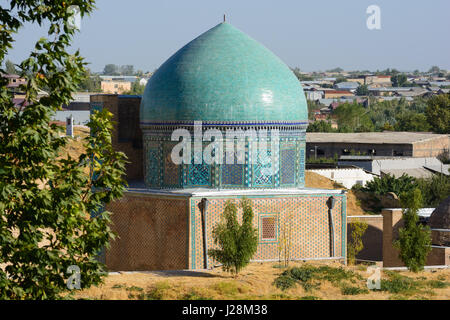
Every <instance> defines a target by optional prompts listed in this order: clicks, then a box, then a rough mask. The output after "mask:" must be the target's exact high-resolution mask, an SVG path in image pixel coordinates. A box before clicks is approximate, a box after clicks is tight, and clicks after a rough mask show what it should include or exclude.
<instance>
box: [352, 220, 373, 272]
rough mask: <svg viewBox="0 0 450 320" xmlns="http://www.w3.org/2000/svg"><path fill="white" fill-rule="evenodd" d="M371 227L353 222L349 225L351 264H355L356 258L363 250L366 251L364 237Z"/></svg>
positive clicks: (363, 223)
mask: <svg viewBox="0 0 450 320" xmlns="http://www.w3.org/2000/svg"><path fill="white" fill-rule="evenodd" d="M368 227H369V225H368V224H367V223H365V222H360V221H356V222H352V223H351V224H350V225H349V229H350V237H349V241H348V243H347V259H348V263H349V264H354V263H355V261H356V256H357V255H358V253H359V252H361V250H362V249H364V244H363V242H362V236H363V235H364V233H365V232H366V230H367V228H368Z"/></svg>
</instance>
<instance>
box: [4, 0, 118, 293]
mask: <svg viewBox="0 0 450 320" xmlns="http://www.w3.org/2000/svg"><path fill="white" fill-rule="evenodd" d="M72 4H76V5H78V7H79V8H80V13H81V15H82V16H84V15H86V14H89V13H90V12H91V11H92V10H93V8H94V1H90V0H84V1H81V0H78V1H66V2H54V1H51V2H50V1H25V0H12V1H11V2H10V7H9V8H6V7H3V6H2V7H1V8H0V20H1V24H2V28H0V61H2V62H3V60H4V58H5V55H6V54H7V52H8V50H9V49H10V48H11V47H12V44H13V42H14V38H13V36H14V35H15V34H16V33H17V31H18V30H19V29H20V28H21V27H22V26H23V24H25V23H30V24H33V23H35V24H39V25H41V26H48V38H41V39H40V40H38V41H37V43H36V44H35V47H34V50H33V51H32V52H31V53H30V55H29V57H28V58H27V59H25V60H24V61H22V62H21V63H20V64H18V68H19V69H20V70H19V74H20V76H22V77H24V78H25V79H26V81H27V82H26V84H25V85H22V86H21V89H22V91H23V92H25V96H26V101H27V102H28V105H26V106H21V107H19V108H16V107H15V105H14V103H13V101H12V98H13V96H12V93H11V92H9V91H8V90H7V88H6V85H7V79H6V78H4V77H0V90H1V91H0V137H1V139H0V154H1V156H0V265H3V267H1V268H0V299H31V298H32V299H54V298H58V297H60V294H61V293H62V292H63V291H64V290H66V280H67V278H68V277H69V276H70V274H66V272H67V268H68V267H69V266H71V265H76V266H78V267H79V268H80V271H81V287H82V288H87V287H89V286H91V285H93V284H98V283H100V282H101V279H102V275H103V270H104V266H103V265H102V264H101V263H100V262H99V261H97V259H96V257H97V255H98V254H99V252H100V251H101V250H102V249H104V248H105V246H107V244H108V241H109V239H110V238H111V237H112V236H113V234H112V232H111V230H110V228H109V222H110V219H109V213H108V212H106V211H102V209H101V208H102V206H103V205H104V204H107V203H109V202H110V201H112V200H114V199H117V198H118V197H120V196H121V195H122V193H123V191H124V185H125V181H124V180H123V178H122V176H123V173H124V165H125V163H124V162H125V160H124V157H125V156H124V154H122V153H118V152H115V151H114V150H113V149H112V145H111V130H112V124H111V121H110V120H111V116H112V115H111V114H110V113H108V112H107V111H102V112H96V113H94V115H93V116H92V119H91V122H90V124H89V126H90V130H91V136H89V137H87V138H86V140H85V147H86V153H85V154H82V155H81V156H80V157H79V158H77V159H74V158H71V157H70V156H67V157H62V156H61V149H62V147H64V146H66V144H67V142H68V139H69V138H66V137H64V136H63V134H62V133H61V131H62V128H60V127H58V126H56V125H54V124H50V119H51V116H52V115H53V114H54V112H55V111H56V110H60V108H61V106H62V105H63V104H68V103H69V101H70V99H71V96H72V93H73V92H74V91H75V90H76V88H77V86H78V84H79V83H80V81H81V80H82V78H83V75H84V73H85V70H84V66H85V65H86V63H85V62H84V61H83V59H82V57H81V56H80V54H79V52H78V51H77V52H75V53H74V54H70V53H68V48H69V47H70V44H71V40H72V37H73V35H74V32H75V30H74V29H72V27H71V25H70V23H69V21H70V17H71V14H72V13H71V11H69V10H68V8H69V7H70V5H72ZM1 73H4V70H1ZM43 87H45V88H47V90H48V96H43V97H38V91H39V90H40V89H41V88H43Z"/></svg>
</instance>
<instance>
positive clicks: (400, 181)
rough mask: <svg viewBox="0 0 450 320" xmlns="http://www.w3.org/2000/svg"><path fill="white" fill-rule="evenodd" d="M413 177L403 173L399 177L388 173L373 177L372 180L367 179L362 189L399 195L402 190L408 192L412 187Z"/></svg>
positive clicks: (382, 193) (380, 193) (381, 193)
mask: <svg viewBox="0 0 450 320" xmlns="http://www.w3.org/2000/svg"><path fill="white" fill-rule="evenodd" d="M415 181H416V180H415V179H414V178H413V177H410V176H408V175H407V174H403V175H402V176H401V177H399V178H395V177H394V176H392V175H390V174H386V175H383V176H381V177H380V178H378V177H375V178H373V180H372V181H368V182H367V183H366V186H365V187H364V188H362V190H363V191H366V192H372V193H374V194H376V195H379V196H381V195H384V194H386V193H388V192H393V193H395V194H396V195H400V194H402V193H404V192H409V191H411V190H413V189H414V184H415Z"/></svg>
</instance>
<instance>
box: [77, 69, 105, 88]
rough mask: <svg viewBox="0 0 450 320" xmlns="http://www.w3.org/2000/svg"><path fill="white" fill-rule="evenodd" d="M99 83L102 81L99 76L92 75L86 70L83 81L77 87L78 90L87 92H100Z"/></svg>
mask: <svg viewBox="0 0 450 320" xmlns="http://www.w3.org/2000/svg"><path fill="white" fill-rule="evenodd" d="M101 82H102V79H101V78H100V76H99V75H97V74H92V73H91V70H89V69H87V68H86V69H85V72H84V76H83V79H82V81H81V82H80V84H79V85H78V90H80V91H87V92H101Z"/></svg>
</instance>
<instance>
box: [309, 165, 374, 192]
mask: <svg viewBox="0 0 450 320" xmlns="http://www.w3.org/2000/svg"><path fill="white" fill-rule="evenodd" d="M308 171H311V172H315V173H317V174H320V175H321V176H323V177H326V178H328V179H330V180H332V181H334V182H336V183H339V184H341V185H343V186H344V187H345V188H347V189H351V188H352V187H353V186H354V185H357V184H358V185H361V186H364V185H365V184H366V183H367V182H369V181H372V180H373V178H374V177H376V176H377V175H375V174H373V173H371V172H367V171H365V170H364V169H362V168H358V167H346V168H320V169H311V170H308Z"/></svg>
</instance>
